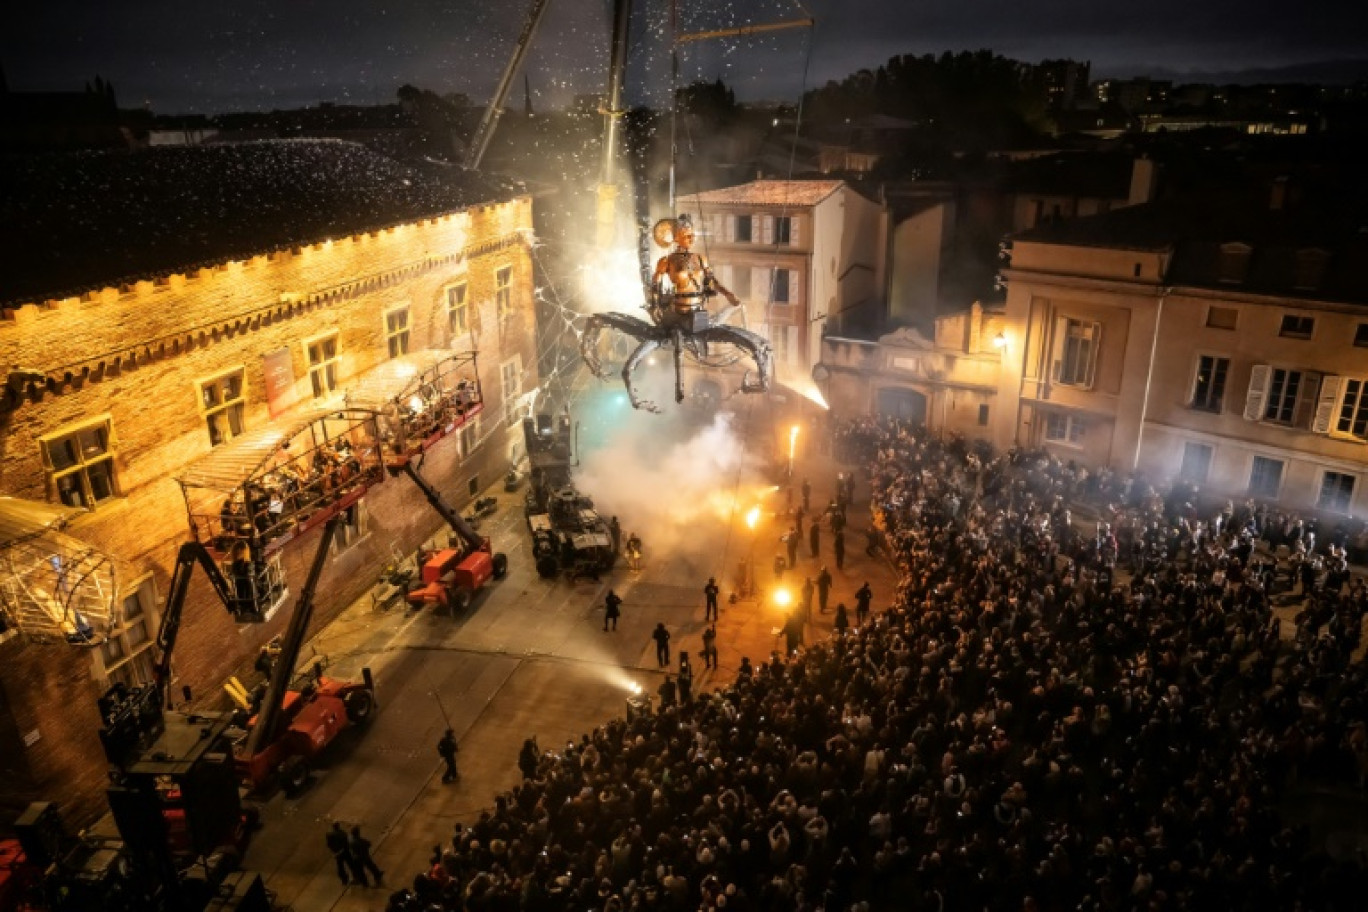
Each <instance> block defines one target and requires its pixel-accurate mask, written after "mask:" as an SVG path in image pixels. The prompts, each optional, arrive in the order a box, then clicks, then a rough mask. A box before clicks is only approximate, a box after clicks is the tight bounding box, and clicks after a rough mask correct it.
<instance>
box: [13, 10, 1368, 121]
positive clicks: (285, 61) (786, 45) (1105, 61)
mask: <svg viewBox="0 0 1368 912" xmlns="http://www.w3.org/2000/svg"><path fill="white" fill-rule="evenodd" d="M529 6H530V0H440V2H439V0H401V2H397V3H386V2H379V0H327V2H320V0H225V2H223V3H216V4H211V3H195V2H190V3H187V2H185V0H178V2H172V0H46V2H42V3H23V4H18V5H17V7H16V8H15V9H12V10H11V11H10V12H9V13H8V14H7V17H6V18H7V24H6V27H5V28H4V29H3V30H0V65H3V67H4V71H5V75H6V77H7V80H8V84H9V86H10V88H11V89H13V90H16V91H29V90H32V91H37V90H68V91H69V90H75V89H79V88H81V87H82V86H83V85H84V83H85V82H86V80H88V79H91V78H93V77H94V76H95V74H97V73H98V74H100V75H101V76H103V77H105V78H106V79H109V80H111V81H112V82H113V83H114V85H115V87H116V89H117V90H118V96H119V102H120V105H121V106H123V107H133V106H138V105H143V104H147V105H149V106H150V107H151V108H152V109H153V110H154V111H156V112H158V113H183V112H204V113H212V112H217V111H224V110H236V109H269V108H273V107H293V106H298V105H305V104H313V103H316V102H319V101H333V102H338V103H347V102H351V103H358V104H373V103H377V102H389V101H393V100H394V97H395V96H394V93H395V90H396V89H397V88H398V87H399V86H400V85H402V84H403V83H405V82H410V83H413V84H415V85H418V86H420V87H422V88H429V89H433V90H434V91H438V92H452V91H458V92H466V93H468V94H470V95H471V97H472V98H473V99H474V100H475V101H477V102H483V101H484V100H485V99H486V98H487V97H488V95H489V93H490V92H491V91H492V88H493V84H494V82H495V81H496V80H497V79H498V76H499V73H500V72H501V70H502V67H503V65H504V63H505V61H506V60H507V58H508V55H509V54H510V53H511V51H512V47H513V42H514V40H515V38H516V35H517V33H518V29H519V26H520V23H521V21H522V18H523V16H524V15H525V13H526V10H527V8H528V7H529ZM680 6H681V7H687V8H688V12H687V13H681V16H682V18H683V20H684V21H683V22H682V24H681V28H682V30H685V31H687V30H691V29H694V28H698V29H703V28H718V27H725V26H729V25H735V24H741V23H754V22H766V21H775V20H779V19H790V18H794V17H796V16H798V15H801V13H800V11H799V10H798V8H797V7H796V5H795V4H793V2H792V0H734V2H722V0H681V3H680ZM807 7H808V9H810V10H811V11H812V12H813V14H814V15H815V16H816V17H817V20H818V28H817V30H816V32H815V34H814V35H813V36H812V38H811V47H810V48H809V37H808V35H807V33H806V32H805V31H802V30H795V31H789V32H782V33H776V34H774V35H771V36H768V37H763V38H753V39H733V40H728V41H721V42H713V43H711V44H709V45H708V46H706V47H701V46H695V47H694V49H692V50H690V51H689V52H688V53H687V54H686V55H685V56H684V59H683V61H682V64H681V73H682V79H683V80H684V81H688V80H691V79H695V78H707V79H713V78H716V77H719V76H720V77H721V78H723V79H724V80H726V81H727V82H728V83H730V84H732V85H733V86H735V87H736V88H737V90H738V94H739V95H740V96H741V97H743V98H793V97H796V96H797V94H798V92H799V90H800V89H801V88H802V87H803V76H802V72H803V67H804V64H805V63H808V62H810V72H809V75H808V78H807V85H808V87H812V86H813V85H820V84H821V83H822V82H825V81H826V80H827V79H832V78H840V77H842V76H845V75H847V74H849V73H851V72H853V71H854V70H856V69H859V68H860V67H865V66H877V65H878V64H880V63H882V62H884V61H885V60H886V59H888V58H889V57H891V56H893V55H895V54H901V53H917V54H922V53H939V52H941V51H943V50H946V49H953V50H960V49H966V48H967V49H977V48H982V47H990V48H992V49H994V50H996V51H998V52H999V53H1002V54H1006V55H1008V56H1011V57H1016V58H1018V59H1022V60H1039V59H1042V58H1046V57H1072V58H1074V59H1082V60H1091V61H1092V63H1093V76H1094V78H1097V77H1099V76H1107V75H1132V74H1136V73H1151V74H1154V75H1161V76H1171V77H1172V76H1177V77H1178V78H1182V77H1183V76H1185V75H1188V74H1198V76H1201V75H1207V74H1218V75H1219V76H1220V77H1221V78H1227V77H1229V76H1231V75H1232V74H1238V73H1239V72H1240V71H1247V70H1270V69H1277V68H1281V67H1288V66H1297V65H1305V64H1316V63H1323V62H1328V61H1343V60H1349V59H1359V60H1362V59H1364V58H1368V51H1365V48H1368V27H1365V26H1364V24H1363V22H1365V21H1368V16H1364V15H1362V8H1361V6H1360V5H1359V4H1358V3H1356V2H1353V0H1299V2H1287V0H1283V2H1274V0H1239V2H1237V0H1134V2H1124V3H1123V2H1117V0H1035V2H1030V3H1018V2H1004V0H808V2H807ZM610 9H611V3H610V2H608V0H551V7H550V11H549V12H548V13H547V18H546V19H545V20H544V22H543V25H542V29H541V32H540V34H539V35H538V37H537V41H536V44H535V45H534V49H533V52H532V54H531V55H530V56H529V58H528V63H527V66H526V68H525V72H527V74H528V76H529V78H530V81H531V85H532V90H533V102H534V104H538V105H543V106H547V107H549V106H559V105H562V104H564V103H566V102H567V101H568V100H569V99H570V97H571V96H572V95H573V94H574V93H576V92H594V91H598V90H600V89H601V87H602V85H603V82H604V70H605V67H606V61H607V44H608V42H607V32H608V23H609V19H610V15H611V13H610ZM636 9H637V12H636V25H637V28H636V32H637V35H636V37H635V39H634V51H633V56H632V68H631V73H630V75H629V85H630V87H631V88H630V90H629V94H630V95H631V100H632V101H634V102H654V103H660V102H661V101H662V100H664V99H668V97H669V94H668V93H669V69H668V65H667V63H666V62H665V57H664V47H665V40H664V36H665V33H666V25H665V22H666V15H667V10H668V2H667V0H636ZM809 51H810V60H809ZM1364 69H1366V70H1368V68H1364ZM1250 75H1251V76H1263V75H1266V74H1263V73H1256V74H1250ZM1194 78H1198V77H1197V76H1195V77H1194ZM519 88H520V89H521V85H520V86H519ZM520 98H521V94H519V95H518V98H517V100H520Z"/></svg>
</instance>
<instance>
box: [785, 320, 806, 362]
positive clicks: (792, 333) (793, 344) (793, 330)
mask: <svg viewBox="0 0 1368 912" xmlns="http://www.w3.org/2000/svg"><path fill="white" fill-rule="evenodd" d="M784 333H785V335H786V336H787V337H788V344H787V346H786V347H787V348H788V360H789V363H790V364H794V363H797V364H798V365H800V366H801V365H802V364H803V363H804V362H805V361H806V360H807V359H806V358H804V357H802V356H801V355H800V353H799V351H798V327H796V326H785V327H784Z"/></svg>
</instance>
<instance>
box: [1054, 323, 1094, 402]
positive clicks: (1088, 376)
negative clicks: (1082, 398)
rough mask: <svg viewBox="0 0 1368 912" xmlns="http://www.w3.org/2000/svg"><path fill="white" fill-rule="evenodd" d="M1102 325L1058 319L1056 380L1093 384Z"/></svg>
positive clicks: (1057, 381) (1056, 327) (1074, 384)
mask: <svg viewBox="0 0 1368 912" xmlns="http://www.w3.org/2000/svg"><path fill="white" fill-rule="evenodd" d="M1101 329H1102V327H1101V326H1100V325H1099V324H1097V323H1092V322H1089V321H1085V320H1074V319H1071V318H1069V317H1060V318H1059V319H1058V320H1056V321H1055V346H1054V368H1053V374H1054V380H1055V382H1056V383H1058V384H1060V385H1061V386H1084V387H1089V386H1092V382H1093V372H1094V369H1095V368H1096V366H1097V342H1098V338H1099V336H1100V335H1101Z"/></svg>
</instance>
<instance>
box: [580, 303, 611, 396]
mask: <svg viewBox="0 0 1368 912" xmlns="http://www.w3.org/2000/svg"><path fill="white" fill-rule="evenodd" d="M606 325H607V324H606V323H605V322H604V320H603V319H602V317H601V315H600V314H590V315H589V319H587V320H585V321H584V331H583V332H581V333H580V338H579V350H580V357H581V358H583V359H584V363H585V364H586V365H588V367H589V372H590V373H591V374H593V375H594V376H595V377H598V378H599V379H600V380H607V379H608V376H607V375H606V374H605V373H604V372H603V362H602V361H600V360H599V353H598V340H599V334H600V333H602V332H603V328H604V327H605V326H606Z"/></svg>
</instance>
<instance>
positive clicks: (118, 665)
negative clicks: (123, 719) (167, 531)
mask: <svg viewBox="0 0 1368 912" xmlns="http://www.w3.org/2000/svg"><path fill="white" fill-rule="evenodd" d="M122 613H123V618H122V619H121V620H120V622H119V624H118V625H117V626H115V627H113V628H112V629H111V630H110V633H109V639H107V640H106V641H105V642H104V643H103V644H102V645H101V646H100V648H99V649H98V650H97V652H96V658H95V661H96V676H97V677H100V678H104V679H105V680H106V681H108V682H109V683H110V684H111V685H112V684H123V685H125V686H127V687H137V686H140V685H143V684H150V683H151V682H152V662H153V653H152V646H153V645H154V644H155V643H156V641H157V624H158V619H157V598H156V592H155V591H154V589H153V587H152V577H151V576H147V577H144V578H143V579H142V580H141V581H139V582H138V584H137V586H136V588H134V589H133V591H132V592H130V593H129V594H128V595H126V596H124V600H123V612H122Z"/></svg>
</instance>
